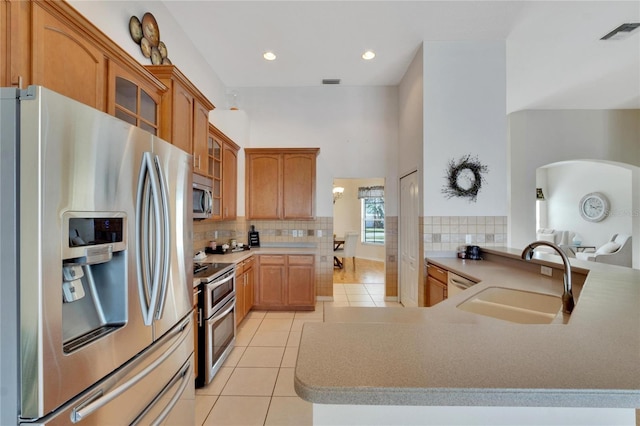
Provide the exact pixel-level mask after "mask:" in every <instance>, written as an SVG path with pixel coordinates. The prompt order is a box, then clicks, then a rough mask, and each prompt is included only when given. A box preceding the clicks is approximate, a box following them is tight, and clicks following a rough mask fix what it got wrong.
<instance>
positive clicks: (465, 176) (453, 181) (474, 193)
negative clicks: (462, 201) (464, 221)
mask: <svg viewBox="0 0 640 426" xmlns="http://www.w3.org/2000/svg"><path fill="white" fill-rule="evenodd" d="M488 171H489V168H488V167H487V166H486V165H483V164H482V163H480V161H479V160H478V157H473V158H472V157H471V154H467V155H465V156H462V157H460V159H459V160H458V161H455V160H453V159H452V160H449V164H448V166H447V171H446V176H445V179H446V181H447V183H446V184H445V185H444V186H443V188H442V193H443V194H444V195H445V197H446V198H447V199H449V198H453V197H462V198H468V199H469V201H473V202H476V200H477V198H478V193H479V192H480V189H482V184H483V183H485V182H486V179H485V177H484V174H485V173H487V172H488Z"/></svg>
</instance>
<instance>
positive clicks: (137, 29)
mask: <svg viewBox="0 0 640 426" xmlns="http://www.w3.org/2000/svg"><path fill="white" fill-rule="evenodd" d="M129 34H131V38H132V39H133V41H135V42H136V43H137V44H140V40H142V36H143V34H142V24H141V23H140V20H139V19H138V17H137V16H132V17H131V19H129Z"/></svg>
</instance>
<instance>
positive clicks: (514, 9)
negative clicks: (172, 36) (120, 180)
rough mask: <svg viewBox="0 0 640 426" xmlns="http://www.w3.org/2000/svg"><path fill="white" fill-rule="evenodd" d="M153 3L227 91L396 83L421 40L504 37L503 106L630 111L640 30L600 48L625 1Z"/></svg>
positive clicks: (638, 79)
mask: <svg viewBox="0 0 640 426" xmlns="http://www.w3.org/2000/svg"><path fill="white" fill-rule="evenodd" d="M163 3H164V4H165V6H166V7H167V9H168V10H169V11H170V12H171V13H172V15H173V16H174V18H175V19H176V21H177V22H178V23H179V24H180V26H181V27H182V28H183V30H184V31H185V32H186V33H187V35H188V36H189V37H190V38H191V40H192V41H193V43H194V44H195V45H196V47H197V49H198V50H199V51H200V52H201V54H202V55H203V57H204V58H205V59H206V60H207V62H208V63H209V64H210V65H211V67H212V68H213V69H214V70H215V71H216V73H217V74H218V76H219V77H220V78H221V80H222V81H223V83H224V84H225V85H226V86H228V87H231V88H233V87H280V86H316V85H320V84H321V81H322V79H326V78H331V79H341V84H343V85H363V86H371V85H374V86H375V85H396V84H398V83H399V82H400V80H401V79H402V76H403V75H404V73H405V71H406V69H407V66H408V65H409V63H410V62H411V60H412V59H413V56H414V55H415V53H416V51H417V50H418V49H419V47H420V45H421V44H422V43H423V42H425V43H426V42H430V41H461V40H505V41H506V49H507V91H508V94H509V97H510V100H509V102H510V103H511V104H512V109H522V108H640V30H637V31H636V32H635V33H632V35H631V36H630V37H629V38H627V39H625V40H615V41H602V40H600V38H601V37H603V36H604V35H605V34H607V33H609V32H610V31H611V30H612V29H614V28H616V27H617V26H619V25H620V24H622V23H625V22H640V2H639V1H635V0H632V1H455V0H453V1H451V0H450V1H357V0H352V1H268V0H267V1H187V0H180V1H178V0H165V1H164V2H163ZM427 47H428V45H427ZM367 49H371V50H374V51H375V52H376V55H377V56H376V57H375V58H374V59H373V60H371V61H364V60H363V59H362V58H361V54H362V53H363V52H364V51H365V50H367ZM265 51H273V52H274V53H275V54H276V55H277V59H276V60H275V61H271V62H269V61H265V60H264V59H263V57H262V54H263V53H264V52H265ZM427 78H428V77H427Z"/></svg>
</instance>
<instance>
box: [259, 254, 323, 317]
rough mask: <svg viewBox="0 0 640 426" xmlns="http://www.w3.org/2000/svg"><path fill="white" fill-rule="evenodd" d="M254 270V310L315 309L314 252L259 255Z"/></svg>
mask: <svg viewBox="0 0 640 426" xmlns="http://www.w3.org/2000/svg"><path fill="white" fill-rule="evenodd" d="M257 269H258V278H257V280H258V282H257V285H256V295H255V308H256V309H266V310H269V309H273V310H289V309H290V310H314V309H315V297H316V290H315V260H314V256H313V255H260V256H258V268H257Z"/></svg>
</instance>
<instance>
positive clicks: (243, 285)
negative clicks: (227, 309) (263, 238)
mask: <svg viewBox="0 0 640 426" xmlns="http://www.w3.org/2000/svg"><path fill="white" fill-rule="evenodd" d="M253 264H254V257H253V256H251V257H249V258H248V259H245V260H243V261H242V262H239V263H238V264H237V265H236V325H238V324H240V323H241V322H242V320H243V319H244V318H245V317H246V316H247V314H248V313H249V311H250V310H251V308H252V307H253V299H254V294H255V290H254V281H255V280H254V268H253Z"/></svg>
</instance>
